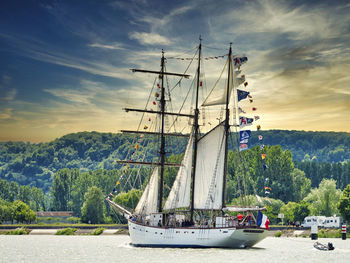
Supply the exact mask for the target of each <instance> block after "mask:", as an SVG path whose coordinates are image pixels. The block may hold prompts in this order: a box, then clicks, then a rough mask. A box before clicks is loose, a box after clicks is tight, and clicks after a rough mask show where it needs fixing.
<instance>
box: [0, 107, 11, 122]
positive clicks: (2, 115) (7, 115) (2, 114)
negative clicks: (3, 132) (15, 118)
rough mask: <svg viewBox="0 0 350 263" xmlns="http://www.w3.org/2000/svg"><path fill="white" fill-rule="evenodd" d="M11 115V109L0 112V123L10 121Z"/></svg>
mask: <svg viewBox="0 0 350 263" xmlns="http://www.w3.org/2000/svg"><path fill="white" fill-rule="evenodd" d="M12 114H13V109H12V108H6V109H4V110H0V121H3V120H8V119H11V118H12Z"/></svg>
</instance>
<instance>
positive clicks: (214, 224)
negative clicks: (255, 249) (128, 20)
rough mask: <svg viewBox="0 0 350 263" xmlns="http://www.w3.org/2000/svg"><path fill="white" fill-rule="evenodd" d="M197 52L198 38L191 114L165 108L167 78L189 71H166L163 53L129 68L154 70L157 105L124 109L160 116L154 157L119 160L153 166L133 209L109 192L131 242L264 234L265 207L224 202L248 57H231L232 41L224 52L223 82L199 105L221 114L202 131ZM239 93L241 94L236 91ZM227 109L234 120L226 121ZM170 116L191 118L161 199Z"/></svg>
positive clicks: (231, 243) (167, 243) (229, 241)
mask: <svg viewBox="0 0 350 263" xmlns="http://www.w3.org/2000/svg"><path fill="white" fill-rule="evenodd" d="M201 52H202V44H201V43H200V44H199V46H198V49H197V52H196V53H197V54H198V59H195V61H197V60H198V66H197V69H196V74H195V82H194V83H195V85H194V86H195V92H194V94H195V99H194V104H195V105H194V110H192V112H190V113H189V114H184V113H172V112H169V111H168V110H167V107H166V103H167V100H166V90H165V79H166V77H168V76H174V77H179V78H188V77H189V75H187V74H178V73H170V72H166V67H165V62H166V58H165V55H164V52H162V58H161V67H160V70H156V71H151V70H138V69H133V70H132V71H133V72H143V73H148V74H156V75H157V78H158V81H159V84H158V88H159V91H160V94H157V93H156V96H157V97H158V98H159V107H158V110H148V109H130V108H127V109H125V110H126V111H137V112H143V113H147V114H156V115H157V116H158V117H159V119H160V125H159V129H158V130H157V131H156V132H153V133H152V134H157V135H158V136H160V146H159V159H158V161H157V162H146V161H142V162H141V161H140V162H137V161H131V160H128V161H119V162H120V163H126V164H127V165H128V166H129V165H140V164H142V165H151V166H152V167H153V168H152V169H153V170H152V171H151V176H150V178H149V181H148V184H147V186H146V187H145V188H144V191H143V194H142V196H141V198H140V200H139V202H138V204H137V206H136V208H135V210H134V211H133V212H131V211H129V210H128V209H126V208H125V207H123V206H121V205H120V204H117V203H116V202H114V201H113V199H112V198H111V197H113V194H111V195H110V197H108V198H107V202H108V203H109V204H110V206H111V207H112V208H113V209H114V210H115V211H117V212H118V213H119V214H122V215H124V216H125V217H126V218H127V220H128V227H129V233H130V238H131V243H132V245H134V246H150V247H223V248H245V247H251V246H253V245H255V244H256V243H258V242H259V241H261V240H262V239H264V238H265V237H266V236H267V235H268V229H267V228H266V227H265V224H264V222H265V221H266V216H265V215H263V214H262V213H261V212H260V211H261V210H264V208H263V207H262V208H260V207H258V206H254V207H252V206H246V207H242V206H228V205H227V204H226V200H225V197H226V175H227V173H228V164H227V162H228V139H229V136H230V127H236V128H237V127H239V124H238V123H239V121H241V122H242V121H245V120H246V119H244V118H243V119H242V118H239V111H238V100H239V99H240V98H239V97H241V96H243V97H244V96H245V97H246V95H247V94H248V93H244V92H243V94H242V91H240V90H238V89H237V87H238V86H239V85H241V84H243V83H244V82H245V77H244V75H240V73H241V71H240V66H241V64H243V62H246V61H247V58H246V57H237V56H234V55H233V54H232V48H231V45H230V49H229V53H228V54H226V55H225V57H226V56H227V61H226V65H225V67H224V69H225V70H224V71H225V72H223V73H222V74H221V75H226V76H227V78H226V76H225V79H226V80H225V81H224V82H225V84H224V87H221V89H219V88H218V82H217V83H216V84H217V85H215V86H214V88H213V89H212V90H211V92H209V95H208V96H207V97H206V99H205V100H204V101H203V103H202V105H201V108H203V107H210V106H217V105H219V107H221V109H222V110H221V113H220V114H221V118H218V120H219V124H218V125H217V126H216V127H214V128H212V129H211V130H209V131H208V132H207V133H205V134H202V133H200V125H199V116H200V114H201V112H200V106H199V90H200V88H201V87H202V82H203V80H202V79H201V76H202V74H201V61H202V60H203V59H202V56H201ZM222 57H224V56H222ZM239 92H241V93H240V94H238V93H239ZM231 106H232V107H231ZM230 111H231V112H232V114H231V119H233V122H234V123H233V124H231V123H230ZM169 115H173V116H176V117H178V118H181V117H185V118H190V119H191V120H192V121H191V122H190V125H191V132H190V134H189V136H188V143H187V147H186V150H185V153H184V156H183V159H182V162H181V164H180V165H178V166H179V170H178V173H177V176H176V179H175V181H174V183H173V185H172V188H171V190H170V193H169V195H168V197H167V199H166V201H165V203H164V202H163V191H164V189H163V188H164V169H165V167H166V166H171V165H173V166H176V164H171V163H170V164H169V163H167V162H166V149H165V147H166V138H168V136H171V135H178V134H169V133H167V132H166V130H165V125H166V123H165V122H166V116H169ZM145 128H146V127H145ZM124 132H132V131H124ZM135 132H136V133H141V131H135ZM142 132H144V131H142ZM145 133H148V134H150V133H151V132H145ZM163 203H164V204H163ZM237 213H239V214H238V215H237ZM234 214H235V215H234Z"/></svg>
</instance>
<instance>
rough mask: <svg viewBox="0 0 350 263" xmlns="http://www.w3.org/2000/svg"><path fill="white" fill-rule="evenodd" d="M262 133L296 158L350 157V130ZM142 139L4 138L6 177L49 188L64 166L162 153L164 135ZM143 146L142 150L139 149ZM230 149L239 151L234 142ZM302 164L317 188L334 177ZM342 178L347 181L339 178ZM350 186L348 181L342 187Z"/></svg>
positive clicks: (0, 146) (174, 149)
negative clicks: (159, 149) (32, 140)
mask: <svg viewBox="0 0 350 263" xmlns="http://www.w3.org/2000/svg"><path fill="white" fill-rule="evenodd" d="M261 134H262V135H263V137H264V139H263V141H264V144H265V145H281V147H282V149H284V150H286V149H288V150H290V151H291V152H292V154H293V159H294V161H296V162H302V161H313V162H315V163H318V162H321V163H338V164H339V163H342V162H349V160H350V134H349V133H340V132H304V131H285V130H269V131H262V132H261ZM233 135H235V134H233ZM139 140H140V136H139V135H132V134H113V133H98V132H79V133H74V134H68V135H65V136H62V137H61V138H58V139H56V140H54V141H51V142H47V143H38V144H32V143H24V142H0V178H2V179H5V180H6V181H14V182H17V183H19V184H20V185H30V186H35V187H38V188H41V189H43V191H44V192H49V190H50V186H51V183H52V180H53V176H54V174H55V173H56V172H58V171H59V170H60V169H64V168H69V169H74V168H77V169H79V170H80V171H81V172H86V171H93V170H97V169H108V170H113V169H118V168H119V166H118V164H117V163H116V162H115V160H118V159H120V160H123V159H125V158H126V156H128V155H130V153H133V157H134V159H135V160H140V159H142V158H143V157H144V156H146V160H148V161H150V158H149V157H148V156H151V154H152V153H156V149H157V145H158V139H157V138H156V137H154V136H146V135H145V136H144V137H143V138H142V141H143V142H142V144H140V143H139ZM186 143H187V141H186V138H182V137H172V138H171V141H170V142H169V143H168V145H167V146H168V150H167V151H168V152H171V154H173V155H178V154H180V153H183V152H184V150H185V147H186ZM137 144H139V148H138V149H137V150H136V149H135V146H136V145H137ZM250 144H251V145H257V144H258V138H257V134H256V132H253V135H252V138H251V143H250ZM229 147H230V149H232V150H233V149H237V148H236V146H233V144H232V142H231V141H230V142H229ZM296 167H297V168H298V169H300V170H303V171H304V172H305V173H306V176H307V177H308V178H315V179H312V186H313V187H314V186H316V185H318V184H319V183H320V182H321V180H322V178H328V177H327V175H325V174H324V173H326V170H325V169H321V171H320V172H319V173H318V174H317V177H315V176H314V174H315V173H314V172H313V171H312V173H313V174H312V176H311V175H309V171H308V170H307V169H304V166H303V165H299V164H297V165H296ZM336 176H338V175H336ZM317 178H318V179H317ZM332 178H333V177H332ZM317 180H318V181H317ZM336 180H337V183H338V184H341V183H340V181H341V180H340V179H339V178H338V177H336ZM346 184H347V182H344V183H342V185H341V187H345V185H346Z"/></svg>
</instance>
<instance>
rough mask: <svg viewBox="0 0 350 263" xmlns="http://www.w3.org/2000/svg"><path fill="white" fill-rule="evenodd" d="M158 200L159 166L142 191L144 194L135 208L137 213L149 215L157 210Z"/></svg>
mask: <svg viewBox="0 0 350 263" xmlns="http://www.w3.org/2000/svg"><path fill="white" fill-rule="evenodd" d="M157 200H158V167H156V168H154V170H153V173H152V175H151V178H150V179H149V182H148V184H147V186H146V188H145V190H144V191H143V193H142V196H141V198H140V200H139V202H138V204H137V206H136V208H135V211H134V213H135V214H136V215H142V216H144V215H149V214H151V213H155V212H157Z"/></svg>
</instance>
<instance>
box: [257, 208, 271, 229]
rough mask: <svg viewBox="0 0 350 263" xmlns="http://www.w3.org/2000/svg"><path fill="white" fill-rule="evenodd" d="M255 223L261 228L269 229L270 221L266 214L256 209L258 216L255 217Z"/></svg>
mask: <svg viewBox="0 0 350 263" xmlns="http://www.w3.org/2000/svg"><path fill="white" fill-rule="evenodd" d="M256 224H257V225H258V226H260V227H262V228H266V229H269V224H270V221H269V219H268V218H267V216H266V215H264V214H263V213H261V212H260V211H258V218H257V221H256Z"/></svg>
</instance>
